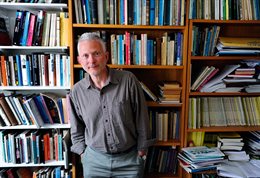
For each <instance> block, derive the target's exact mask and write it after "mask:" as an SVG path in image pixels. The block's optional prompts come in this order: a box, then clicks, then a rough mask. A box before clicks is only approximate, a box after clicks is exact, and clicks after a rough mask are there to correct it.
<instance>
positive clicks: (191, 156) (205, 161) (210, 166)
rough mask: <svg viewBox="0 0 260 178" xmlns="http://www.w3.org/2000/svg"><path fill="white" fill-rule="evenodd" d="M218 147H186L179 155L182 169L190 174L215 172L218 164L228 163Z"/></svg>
mask: <svg viewBox="0 0 260 178" xmlns="http://www.w3.org/2000/svg"><path fill="white" fill-rule="evenodd" d="M224 156H225V155H224V154H223V153H222V152H221V151H220V149H219V148H217V147H212V148H209V147H206V146H198V147H186V148H182V151H181V152H180V153H179V154H178V159H179V162H180V165H181V167H183V169H184V170H185V171H187V172H188V173H195V172H201V171H206V170H215V169H216V168H217V164H218V163H222V162H224V161H226V160H225V159H224Z"/></svg>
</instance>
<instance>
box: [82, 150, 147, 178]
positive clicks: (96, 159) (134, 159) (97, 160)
mask: <svg viewBox="0 0 260 178" xmlns="http://www.w3.org/2000/svg"><path fill="white" fill-rule="evenodd" d="M81 162H82V166H83V171H84V178H105V177H107V178H110V177H113V178H123V177H125V178H142V177H143V173H144V160H143V159H142V158H141V157H139V156H138V152H137V151H136V150H133V151H130V152H129V153H122V154H113V155H110V154H105V153H101V152H98V151H95V150H93V149H91V148H90V147H87V148H86V150H85V152H84V153H83V156H82V159H81Z"/></svg>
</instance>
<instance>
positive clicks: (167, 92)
mask: <svg viewBox="0 0 260 178" xmlns="http://www.w3.org/2000/svg"><path fill="white" fill-rule="evenodd" d="M158 86H159V91H160V97H159V102H160V103H165V104H174V103H180V98H181V90H182V87H181V86H180V83H179V82H177V81H172V82H163V83H160V84H159V85H158Z"/></svg>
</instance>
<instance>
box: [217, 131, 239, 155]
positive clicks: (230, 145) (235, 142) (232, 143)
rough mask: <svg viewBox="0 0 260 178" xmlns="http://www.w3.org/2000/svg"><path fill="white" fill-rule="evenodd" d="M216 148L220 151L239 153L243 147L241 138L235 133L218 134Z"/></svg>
mask: <svg viewBox="0 0 260 178" xmlns="http://www.w3.org/2000/svg"><path fill="white" fill-rule="evenodd" d="M217 145H218V147H219V148H220V150H223V151H227V150H236V151H241V150H242V149H243V146H244V142H243V138H242V137H241V136H240V135H239V134H238V133H236V132H229V133H225V132H222V133H219V134H218V144H217Z"/></svg>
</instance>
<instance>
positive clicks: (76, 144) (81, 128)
mask: <svg viewBox="0 0 260 178" xmlns="http://www.w3.org/2000/svg"><path fill="white" fill-rule="evenodd" d="M69 99H70V105H71V107H70V108H71V110H70V111H69V118H70V124H71V129H70V134H71V142H72V146H71V151H72V152H74V153H76V154H79V155H80V154H81V153H83V152H84V150H85V148H86V144H85V124H84V121H83V120H82V117H81V115H80V113H79V110H78V107H77V105H76V101H75V99H74V98H73V96H72V94H71V93H70V97H69Z"/></svg>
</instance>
